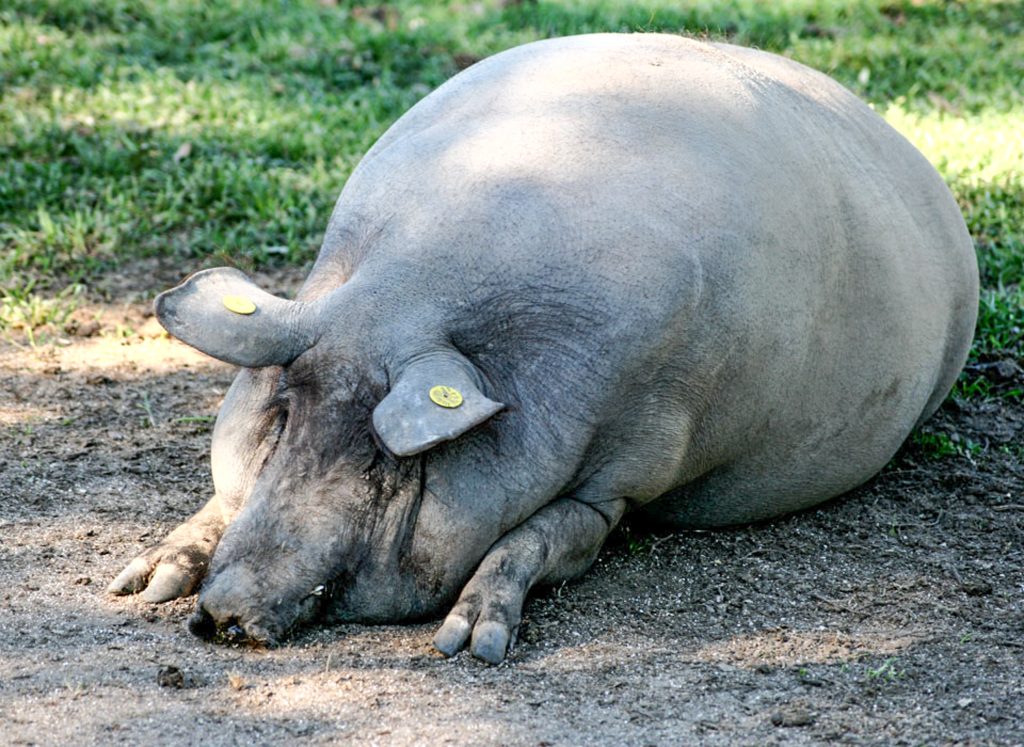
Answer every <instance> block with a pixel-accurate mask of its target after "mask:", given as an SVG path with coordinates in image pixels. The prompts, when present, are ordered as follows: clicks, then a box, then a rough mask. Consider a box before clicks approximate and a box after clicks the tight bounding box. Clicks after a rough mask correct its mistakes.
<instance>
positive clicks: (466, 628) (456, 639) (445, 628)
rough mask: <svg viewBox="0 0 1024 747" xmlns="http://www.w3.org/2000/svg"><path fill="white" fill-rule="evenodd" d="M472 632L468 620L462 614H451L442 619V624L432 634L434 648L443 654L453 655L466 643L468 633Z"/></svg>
mask: <svg viewBox="0 0 1024 747" xmlns="http://www.w3.org/2000/svg"><path fill="white" fill-rule="evenodd" d="M472 632H473V628H472V626H471V625H470V624H469V620H467V619H466V618H464V617H463V616H462V615H456V614H451V615H448V617H446V618H445V619H444V624H443V625H441V628H440V629H439V630H438V631H437V633H436V634H435V635H434V648H436V649H437V650H438V651H440V652H441V653H442V654H444V655H445V656H455V654H457V653H459V651H461V650H462V647H463V646H465V645H466V641H468V640H469V634H470V633H472Z"/></svg>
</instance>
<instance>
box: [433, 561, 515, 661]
mask: <svg viewBox="0 0 1024 747" xmlns="http://www.w3.org/2000/svg"><path fill="white" fill-rule="evenodd" d="M488 560H490V559H488ZM496 560H497V561H498V562H495V563H490V562H487V561H485V563H484V565H483V566H481V568H480V570H478V571H477V574H476V575H475V576H474V577H473V578H471V579H470V581H469V583H468V584H466V588H465V589H463V591H462V596H460V597H459V601H458V602H456V603H455V606H454V607H453V608H452V611H451V612H450V613H449V614H448V617H446V618H445V619H444V623H442V625H441V627H440V628H439V629H438V631H437V633H436V634H435V635H434V647H435V648H436V649H437V650H438V651H440V652H441V653H442V654H444V655H445V656H454V655H455V654H457V653H458V652H459V651H461V650H462V649H463V648H464V647H465V646H466V644H467V643H468V644H469V651H470V653H471V654H473V656H475V657H476V658H478V659H481V660H483V661H486V662H487V663H488V664H499V663H500V662H501V661H502V659H504V658H505V655H506V654H507V653H508V651H509V649H510V647H511V646H512V645H513V644H514V643H515V635H516V630H517V629H518V627H519V618H520V615H521V614H522V609H523V597H524V596H525V594H524V592H523V590H522V587H521V586H520V585H519V584H518V583H517V582H516V581H515V579H513V578H510V577H507V576H505V575H502V574H501V573H500V569H501V568H502V564H501V562H500V556H499V557H497V558H496Z"/></svg>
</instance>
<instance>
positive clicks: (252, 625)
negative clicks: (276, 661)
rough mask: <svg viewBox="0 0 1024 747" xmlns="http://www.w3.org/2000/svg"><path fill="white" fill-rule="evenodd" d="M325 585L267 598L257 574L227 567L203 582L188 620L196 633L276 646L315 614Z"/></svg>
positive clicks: (235, 641)
mask: <svg viewBox="0 0 1024 747" xmlns="http://www.w3.org/2000/svg"><path fill="white" fill-rule="evenodd" d="M323 588H324V587H323V586H322V585H320V586H318V587H315V588H314V591H313V592H312V593H309V594H304V595H301V596H299V598H298V599H294V598H292V599H289V598H288V596H287V595H285V596H284V597H282V596H279V595H275V597H274V598H273V599H270V600H268V599H266V594H265V593H263V591H262V590H261V589H260V586H259V584H258V583H257V579H256V577H255V576H254V574H251V573H249V572H247V571H245V570H244V569H240V568H237V567H233V568H227V569H225V570H224V572H222V573H220V574H218V575H217V576H215V577H214V578H212V579H209V580H208V583H207V584H206V585H205V586H204V588H203V590H202V591H201V592H200V594H199V602H198V604H197V605H196V611H195V612H194V613H193V614H192V616H191V617H190V618H189V621H188V629H189V632H191V633H192V634H193V635H195V636H197V637H199V638H203V639H204V640H213V641H218V642H223V643H247V644H251V645H255V646H270V647H272V646H276V645H277V644H278V643H279V642H280V640H281V639H282V638H283V637H284V636H285V635H287V633H288V631H289V630H291V629H292V628H294V627H295V626H297V625H299V624H301V623H304V622H306V621H308V620H310V619H311V618H313V617H315V616H316V614H317V612H318V611H319V609H320V605H321V599H322V595H321V594H319V593H316V592H318V591H322V589H323Z"/></svg>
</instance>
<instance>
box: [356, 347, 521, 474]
mask: <svg viewBox="0 0 1024 747" xmlns="http://www.w3.org/2000/svg"><path fill="white" fill-rule="evenodd" d="M472 370H473V369H472V364H471V363H470V362H469V361H467V360H465V359H462V358H461V356H458V355H457V354H453V355H450V356H443V357H441V358H431V359H427V360H424V361H421V362H418V363H415V364H413V365H411V366H410V367H409V368H407V369H406V370H405V371H403V372H402V374H401V376H399V377H398V381H396V382H395V384H394V386H393V387H392V388H391V392H390V393H389V394H388V396H386V397H385V398H384V399H383V400H381V403H380V404H379V405H377V409H375V410H374V411H373V427H374V428H375V429H376V431H377V435H379V436H380V438H381V440H382V441H383V442H384V444H385V445H386V446H387V447H388V449H390V450H391V452H392V453H394V454H396V455H397V456H411V455H412V454H419V453H420V452H421V451H426V450H427V449H429V448H431V447H432V446H436V445H437V444H439V443H441V442H442V441H449V440H451V439H453V438H457V437H458V436H460V435H462V434H463V433H465V432H466V431H468V430H469V429H470V428H473V427H474V426H477V425H480V424H481V423H483V422H484V421H485V420H487V419H488V418H490V417H491V416H492V415H494V413H496V412H498V411H499V410H501V409H502V408H503V407H505V405H503V404H501V403H500V402H495V401H493V400H490V399H488V398H487V397H486V396H484V394H483V393H482V392H481V391H480V389H479V387H478V386H477V385H476V382H475V379H476V378H477V377H476V376H474V375H472V374H471V371H472Z"/></svg>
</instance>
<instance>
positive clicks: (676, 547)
mask: <svg viewBox="0 0 1024 747" xmlns="http://www.w3.org/2000/svg"><path fill="white" fill-rule="evenodd" d="M177 274H178V273H177V272H176V271H172V272H170V273H169V274H168V271H166V270H165V269H164V268H160V267H157V266H146V265H140V266H138V267H136V268H134V269H129V270H127V271H122V272H121V273H120V274H119V278H120V279H119V280H118V285H117V286H116V287H115V286H114V285H113V281H111V283H112V284H111V285H110V286H109V287H107V288H106V289H103V288H100V289H99V290H98V291H96V292H97V293H99V292H101V291H104V292H105V293H106V295H107V297H108V298H110V299H114V300H111V301H109V302H108V303H107V304H105V305H97V306H95V307H92V308H90V309H89V310H86V311H79V312H78V313H77V314H76V316H75V318H74V320H73V321H72V323H71V324H69V325H68V327H67V329H66V331H64V332H58V335H57V336H56V337H55V338H54V341H53V342H50V343H48V344H46V345H43V346H39V347H35V348H31V347H27V346H25V345H24V344H17V343H14V342H8V343H4V344H3V345H2V346H0V743H3V744H18V745H29V744H38V745H50V744H69V745H70V744H75V745H81V744H158V743H159V744H199V743H202V744H208V745H227V744H236V743H238V744H242V743H244V744H249V743H255V744H277V743H296V742H298V743H303V744H320V743H323V744H333V743H342V742H352V743H358V744H381V745H406V744H446V743H447V744H472V745H478V744H495V745H506V744H507V745H538V746H539V745H624V744H629V745H667V744H707V745H733V744H751V745H753V744H758V745H762V744H787V745H789V744H796V745H803V744H825V743H838V744H885V745H894V744H965V745H967V744H969V745H982V744H993V745H995V744H998V745H1014V744H1024V679H1022V671H1024V467H1022V456H1021V454H1022V444H1024V406H1022V405H1020V404H1019V403H1018V404H1011V403H1005V402H995V403H978V404H967V405H961V406H959V407H957V406H955V405H952V404H947V405H946V407H945V408H944V409H943V410H942V411H940V413H939V414H938V415H937V416H936V418H935V419H933V421H932V422H931V423H930V425H929V428H930V429H931V430H932V431H934V432H936V433H944V434H946V435H947V436H951V437H952V438H953V439H954V441H958V442H959V443H960V444H961V445H965V448H964V449H963V454H961V455H949V456H945V457H942V458H935V457H933V456H929V455H928V454H926V453H925V452H924V451H922V449H921V448H920V447H915V446H907V447H905V448H904V450H903V451H902V452H901V453H900V454H899V455H898V456H897V457H896V459H895V460H894V461H893V462H892V464H890V465H889V467H887V468H886V469H885V470H884V471H883V473H882V474H881V475H879V476H878V477H876V478H875V479H874V480H872V481H871V482H869V483H868V484H866V485H864V486H863V487H861V488H860V489H858V490H855V491H853V492H852V493H850V494H848V495H846V496H844V497H843V498H841V499H839V500H837V501H833V502H831V503H830V504H828V505H826V506H823V507H820V508H818V509H816V510H813V511H808V512H805V513H802V514H799V515H796V516H791V517H788V518H785V519H782V520H779V521H775V522H771V523H768V524H763V525H759V526H753V527H745V528H740V529H735V530H730V531H717V532H684V533H676V534H669V535H666V534H664V533H662V532H659V531H658V528H657V527H653V528H650V527H648V528H643V527H639V526H635V525H634V526H627V527H626V528H625V529H624V530H622V531H620V532H619V533H618V534H617V535H616V536H615V538H614V539H613V540H612V541H611V542H610V543H609V545H608V546H607V547H606V549H605V550H604V552H603V553H602V555H601V556H600V558H599V560H598V562H597V564H596V565H595V567H594V568H593V569H592V570H591V571H590V572H589V573H588V574H586V576H584V578H582V579H581V580H579V581H578V582H576V583H574V584H569V585H565V586H563V587H561V588H557V589H547V590H542V591H541V592H540V593H539V594H537V595H535V596H534V597H533V598H532V599H531V601H530V602H529V603H528V605H527V608H526V611H525V618H526V619H525V622H524V624H523V627H522V630H521V631H520V640H519V643H518V645H517V647H516V648H515V650H514V651H513V653H512V655H511V656H510V657H509V659H508V660H507V662H505V663H504V664H502V665H500V666H496V667H492V666H487V665H484V664H482V663H480V662H478V661H476V660H474V659H472V658H471V657H470V656H469V655H468V654H465V653H463V654H460V655H459V656H457V657H455V658H453V659H450V660H447V659H444V658H442V657H441V656H440V655H438V654H437V653H435V652H434V651H433V650H432V648H431V644H430V639H431V636H432V634H433V631H434V628H435V624H423V625H404V626H375V627H367V626H357V625H344V626H336V627H317V628H310V629H308V630H306V631H304V632H302V633H300V634H299V635H298V636H297V637H295V638H294V639H293V640H292V641H291V642H290V643H289V644H288V645H286V646H284V647H282V648H279V649H275V650H270V651H257V650H252V649H249V648H237V647H232V646H227V645H216V644H211V643H206V642H202V641H200V640H198V639H195V638H193V637H192V636H190V635H189V634H188V633H187V632H186V630H185V626H184V620H185V618H186V617H187V616H188V614H189V612H190V610H191V606H192V600H191V599H187V600H180V601H176V602H172V603H169V604H165V605H158V606H152V605H148V604H145V603H144V602H141V601H139V600H137V599H135V598H112V597H109V596H107V595H106V593H105V592H104V588H105V586H106V584H107V583H108V582H109V581H110V579H112V578H113V577H114V575H116V573H117V572H118V571H119V570H120V569H121V568H122V567H123V566H124V565H125V564H126V563H127V562H128V561H129V560H131V558H132V557H134V556H135V555H136V554H137V553H138V552H140V551H141V550H143V549H144V548H146V547H147V546H148V545H151V544H153V543H154V542H156V541H157V540H159V539H160V538H161V537H162V536H163V535H164V534H165V533H166V532H168V531H170V530H171V529H173V528H174V527H175V526H176V525H177V524H178V522H180V521H181V520H182V519H184V518H185V517H186V516H187V515H189V514H190V513H191V512H192V511H194V510H195V509H196V508H198V507H199V506H200V505H201V504H202V503H203V502H204V500H205V499H206V497H207V495H208V494H209V492H210V490H211V483H210V477H209V472H208V467H207V454H208V450H209V441H210V432H211V430H212V420H211V419H212V416H214V415H215V413H216V411H217V407H218V404H219V402H220V399H221V397H222V396H223V394H224V392H225V390H226V388H227V386H228V384H229V383H230V381H231V378H232V374H233V372H232V370H231V368H230V367H228V366H225V365H222V364H218V363H214V362H212V361H210V360H209V359H206V358H204V357H202V356H200V355H199V354H197V353H194V352H192V351H191V350H189V349H187V348H185V347H184V346H183V345H180V344H179V343H177V342H175V341H172V340H169V339H167V338H166V337H165V336H163V335H162V334H161V333H160V330H159V327H158V326H157V325H156V323H155V321H154V320H153V319H152V318H151V317H147V312H146V310H145V309H146V305H145V304H144V303H141V302H139V301H140V300H141V299H135V298H133V297H131V296H130V289H133V288H134V289H136V290H137V289H138V288H146V289H147V291H146V292H147V293H151V292H152V291H153V290H156V289H157V288H159V287H161V286H163V285H166V284H167V283H170V282H173V281H175V280H176V279H177V277H176V275H177ZM297 275H298V274H297V273H288V274H284V273H281V274H276V275H269V276H266V277H264V278H262V280H263V282H264V283H265V284H266V285H267V287H269V288H270V289H272V290H288V289H290V288H294V285H295V278H296V277H297ZM1015 375H1017V376H1018V377H1019V372H1018V373H1017V374H1015ZM1021 383H1024V382H1020V381H1018V382H1016V384H1017V385H1020V384H1021ZM971 444H977V445H978V447H972V446H970V445H971ZM972 452H973V453H972Z"/></svg>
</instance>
